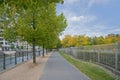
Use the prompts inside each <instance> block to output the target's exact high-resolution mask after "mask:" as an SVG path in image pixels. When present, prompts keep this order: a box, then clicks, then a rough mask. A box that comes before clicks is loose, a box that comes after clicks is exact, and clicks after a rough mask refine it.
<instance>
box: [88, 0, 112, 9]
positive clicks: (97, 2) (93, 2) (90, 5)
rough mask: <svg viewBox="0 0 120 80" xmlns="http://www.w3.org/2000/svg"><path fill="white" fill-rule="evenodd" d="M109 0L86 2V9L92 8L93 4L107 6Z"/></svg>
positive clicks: (89, 0)
mask: <svg viewBox="0 0 120 80" xmlns="http://www.w3.org/2000/svg"><path fill="white" fill-rule="evenodd" d="M110 1H111V0H88V7H89V8H90V7H92V5H94V4H102V5H104V4H108V3H109V2H110Z"/></svg>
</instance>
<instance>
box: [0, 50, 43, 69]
mask: <svg viewBox="0 0 120 80" xmlns="http://www.w3.org/2000/svg"><path fill="white" fill-rule="evenodd" d="M40 55H41V51H36V56H40ZM32 57H33V53H32V51H25V50H24V51H23V50H20V51H14V52H11V51H7V53H6V52H2V51H0V71H3V70H5V69H8V68H11V67H13V66H15V65H16V64H19V63H21V62H24V61H27V60H29V59H32Z"/></svg>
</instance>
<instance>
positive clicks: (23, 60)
mask: <svg viewBox="0 0 120 80" xmlns="http://www.w3.org/2000/svg"><path fill="white" fill-rule="evenodd" d="M23 54H24V53H23V52H22V62H24V55H23Z"/></svg>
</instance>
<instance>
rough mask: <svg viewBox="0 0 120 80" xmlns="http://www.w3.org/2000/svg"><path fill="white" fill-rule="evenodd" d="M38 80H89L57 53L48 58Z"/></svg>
mask: <svg viewBox="0 0 120 80" xmlns="http://www.w3.org/2000/svg"><path fill="white" fill-rule="evenodd" d="M40 80H90V79H88V77H86V76H85V75H83V74H82V73H81V72H79V71H78V70H77V69H76V68H75V67H73V66H72V65H71V64H69V63H68V62H67V61H66V60H65V59H64V58H62V57H61V56H60V55H59V54H57V53H52V55H51V56H50V57H49V59H48V61H47V63H46V66H45V68H44V72H43V74H42V76H41V78H40Z"/></svg>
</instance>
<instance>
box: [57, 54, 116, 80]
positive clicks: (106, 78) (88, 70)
mask: <svg viewBox="0 0 120 80" xmlns="http://www.w3.org/2000/svg"><path fill="white" fill-rule="evenodd" d="M59 53H60V54H61V55H62V56H63V57H64V58H65V59H66V60H67V61H68V62H70V63H71V64H72V65H74V66H75V67H76V68H78V69H79V70H80V71H81V72H83V73H84V74H86V75H87V76H88V77H89V78H91V80H115V78H114V77H112V76H111V75H109V74H108V73H107V72H106V71H105V70H104V69H102V68H100V67H99V66H98V65H95V64H93V63H89V62H83V61H79V60H76V59H74V58H72V57H71V56H70V55H67V54H64V53H62V52H59Z"/></svg>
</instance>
